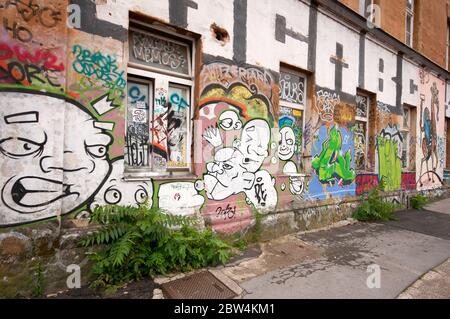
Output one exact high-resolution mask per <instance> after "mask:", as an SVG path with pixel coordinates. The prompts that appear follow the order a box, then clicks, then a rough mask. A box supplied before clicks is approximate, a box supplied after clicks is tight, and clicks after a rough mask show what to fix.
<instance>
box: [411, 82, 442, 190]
mask: <svg viewBox="0 0 450 319" xmlns="http://www.w3.org/2000/svg"><path fill="white" fill-rule="evenodd" d="M444 89H445V87H444V82H443V81H441V80H438V79H436V78H435V77H434V76H433V75H431V74H425V75H423V76H422V77H421V85H420V86H419V90H420V107H419V109H418V112H419V117H420V119H419V144H420V145H419V148H418V149H419V151H418V155H420V156H418V158H417V159H416V160H417V177H416V178H417V184H418V187H419V189H426V188H431V187H439V186H440V185H442V176H443V166H444V165H443V162H442V165H440V163H441V159H445V149H444V145H445V142H444V141H442V140H441V141H439V140H440V138H442V139H443V135H444V134H443V131H444V116H445V110H444V107H443V105H442V104H441V103H440V101H443V98H444ZM439 132H441V133H439Z"/></svg>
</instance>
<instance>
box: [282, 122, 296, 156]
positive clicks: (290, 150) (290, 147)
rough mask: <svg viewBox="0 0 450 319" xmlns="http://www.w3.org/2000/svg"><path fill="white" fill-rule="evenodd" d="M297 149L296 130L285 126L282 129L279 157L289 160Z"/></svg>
mask: <svg viewBox="0 0 450 319" xmlns="http://www.w3.org/2000/svg"><path fill="white" fill-rule="evenodd" d="M295 151H296V144H295V134H294V130H293V129H292V128H291V127H289V126H285V127H283V128H282V129H281V130H280V142H279V145H278V157H279V158H280V160H282V161H287V160H289V159H291V158H292V156H294V153H295Z"/></svg>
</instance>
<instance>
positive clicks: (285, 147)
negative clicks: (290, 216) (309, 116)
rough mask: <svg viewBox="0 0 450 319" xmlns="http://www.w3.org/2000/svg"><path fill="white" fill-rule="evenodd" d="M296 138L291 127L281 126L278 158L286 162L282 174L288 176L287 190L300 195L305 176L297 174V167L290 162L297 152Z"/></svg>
mask: <svg viewBox="0 0 450 319" xmlns="http://www.w3.org/2000/svg"><path fill="white" fill-rule="evenodd" d="M297 148H298V146H297V143H296V136H295V132H294V130H293V128H292V127H291V126H283V127H282V128H281V129H280V142H279V145H278V157H279V159H280V160H282V161H287V162H286V163H285V164H284V167H283V174H285V175H288V176H289V190H290V192H291V193H292V194H294V195H301V194H302V193H303V190H304V184H305V176H306V175H304V174H299V173H298V171H297V165H296V164H295V163H294V162H293V161H292V160H291V159H292V157H293V156H294V154H295V153H296V152H297V150H298V149H297Z"/></svg>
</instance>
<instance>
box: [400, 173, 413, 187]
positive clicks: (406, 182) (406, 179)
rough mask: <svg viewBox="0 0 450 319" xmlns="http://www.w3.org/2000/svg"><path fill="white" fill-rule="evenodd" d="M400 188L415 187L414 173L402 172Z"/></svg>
mask: <svg viewBox="0 0 450 319" xmlns="http://www.w3.org/2000/svg"><path fill="white" fill-rule="evenodd" d="M402 189H416V173H402Z"/></svg>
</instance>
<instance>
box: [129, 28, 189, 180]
mask: <svg viewBox="0 0 450 319" xmlns="http://www.w3.org/2000/svg"><path fill="white" fill-rule="evenodd" d="M130 24H132V26H131V25H130V31H137V32H140V33H147V34H149V35H151V36H154V37H158V38H162V39H168V40H170V41H172V42H174V43H177V44H180V45H184V46H186V47H187V49H188V50H187V52H188V66H189V69H188V70H189V74H183V73H178V72H171V71H169V70H165V69H159V68H157V67H154V66H150V65H145V64H141V63H135V62H131V61H128V67H127V76H128V79H131V80H132V81H136V80H137V81H136V82H138V83H139V82H142V81H144V83H145V82H146V81H148V83H151V84H152V92H150V94H149V98H150V97H151V98H152V100H151V102H150V106H149V112H151V113H150V114H149V127H152V124H153V121H154V107H155V98H156V94H155V90H156V88H157V87H158V88H160V87H163V88H164V89H165V90H166V92H167V96H166V103H169V102H170V96H169V87H170V86H171V85H173V86H179V87H183V88H187V89H188V94H189V101H188V103H189V111H188V113H187V116H186V120H187V123H188V124H187V149H186V167H166V170H165V171H157V170H155V168H153V161H152V160H153V154H152V152H150V151H149V161H152V162H149V165H148V166H145V167H134V168H133V167H132V166H129V165H125V168H124V178H125V179H127V180H139V179H148V178H157V177H161V178H171V177H177V178H183V177H189V176H192V174H193V171H194V167H193V162H192V145H193V143H194V137H193V134H194V127H193V126H194V124H193V119H194V107H193V105H194V93H195V79H194V74H195V52H196V51H195V50H196V41H195V39H194V38H191V37H187V36H185V35H179V34H178V33H174V32H171V31H170V30H166V29H165V28H162V27H154V26H150V25H149V24H146V23H143V22H141V21H136V20H133V19H130ZM141 27H142V29H141ZM153 30H154V31H156V32H155V33H156V34H153V33H152V31H153ZM161 34H167V37H164V36H163V35H161ZM176 38H180V39H181V38H182V39H184V40H186V41H189V42H190V43H189V44H188V43H185V42H182V41H177V40H176ZM128 43H129V42H128ZM127 52H129V51H127ZM161 84H162V86H161ZM127 93H128V92H127ZM125 107H126V109H125V110H126V111H125V123H126V125H125V136H126V135H127V129H128V98H127V103H126V106H125ZM151 131H153V130H151ZM149 138H150V142H152V141H153V133H152V132H151V133H150V137H149ZM150 142H149V143H150ZM125 147H126V146H125ZM168 163H169V158H167V164H168Z"/></svg>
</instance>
